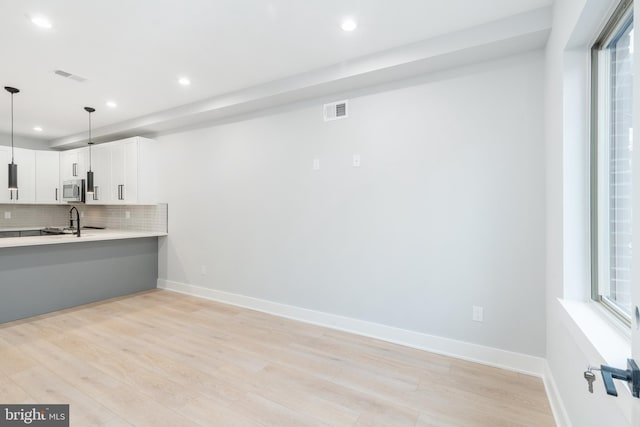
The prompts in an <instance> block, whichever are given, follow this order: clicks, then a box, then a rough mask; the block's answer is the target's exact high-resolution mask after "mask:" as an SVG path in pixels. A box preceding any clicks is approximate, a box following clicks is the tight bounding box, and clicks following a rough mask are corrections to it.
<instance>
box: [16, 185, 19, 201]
mask: <svg viewBox="0 0 640 427" xmlns="http://www.w3.org/2000/svg"><path fill="white" fill-rule="evenodd" d="M18 200H20V190H18V189H17V188H16V201H18Z"/></svg>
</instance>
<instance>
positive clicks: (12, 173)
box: [4, 86, 20, 190]
mask: <svg viewBox="0 0 640 427" xmlns="http://www.w3.org/2000/svg"><path fill="white" fill-rule="evenodd" d="M4 89H5V90H6V91H7V92H9V93H10V94H11V163H9V190H17V189H18V165H16V164H15V162H14V161H13V95H15V94H16V93H18V92H20V90H18V89H16V88H15V87H10V86H5V87H4Z"/></svg>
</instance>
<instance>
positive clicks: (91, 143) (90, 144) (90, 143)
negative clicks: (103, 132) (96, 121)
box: [89, 112, 93, 172]
mask: <svg viewBox="0 0 640 427" xmlns="http://www.w3.org/2000/svg"><path fill="white" fill-rule="evenodd" d="M92 145H93V142H91V112H89V172H91V146H92Z"/></svg>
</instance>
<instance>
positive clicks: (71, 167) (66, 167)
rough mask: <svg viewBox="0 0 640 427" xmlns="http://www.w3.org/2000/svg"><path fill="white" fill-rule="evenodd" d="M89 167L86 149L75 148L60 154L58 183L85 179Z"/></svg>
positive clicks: (87, 150)
mask: <svg viewBox="0 0 640 427" xmlns="http://www.w3.org/2000/svg"><path fill="white" fill-rule="evenodd" d="M88 166H89V149H88V147H83V148H75V149H73V150H67V151H63V152H61V153H60V181H66V180H69V179H87V168H88Z"/></svg>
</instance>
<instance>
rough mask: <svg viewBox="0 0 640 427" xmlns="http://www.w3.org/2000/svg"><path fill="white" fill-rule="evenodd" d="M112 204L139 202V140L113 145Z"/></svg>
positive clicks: (133, 139) (131, 139) (127, 140)
mask: <svg viewBox="0 0 640 427" xmlns="http://www.w3.org/2000/svg"><path fill="white" fill-rule="evenodd" d="M109 145H111V202H112V203H115V204H129V203H137V202H138V139H137V138H129V139H125V140H123V141H118V142H113V143H111V144H109Z"/></svg>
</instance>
